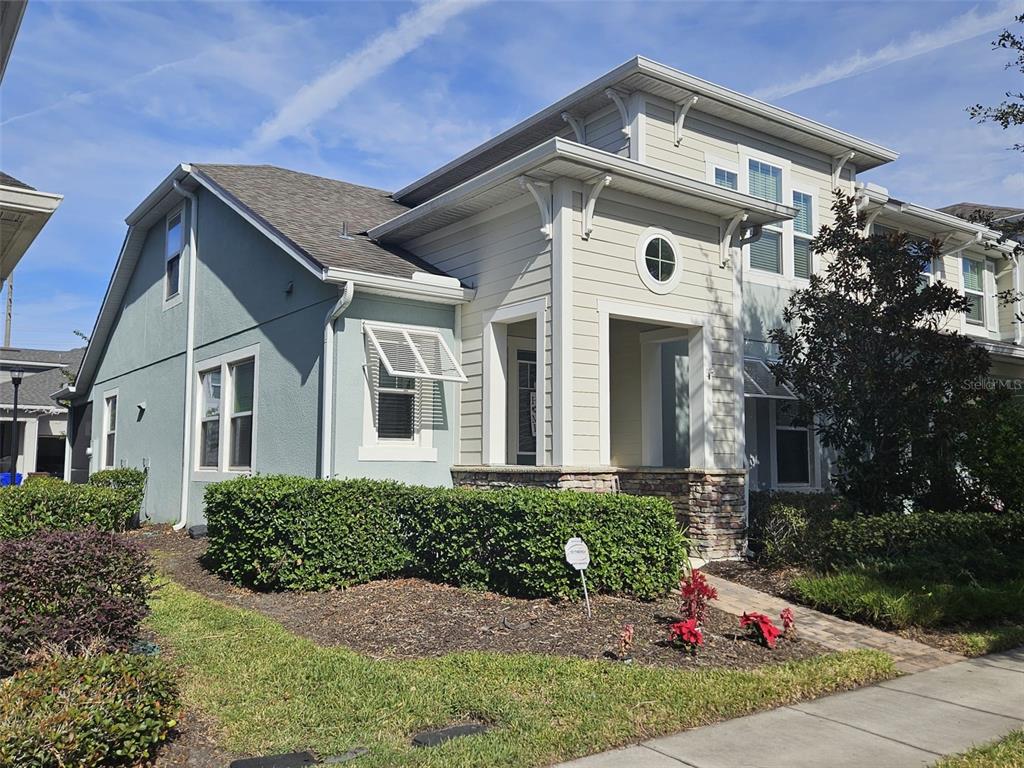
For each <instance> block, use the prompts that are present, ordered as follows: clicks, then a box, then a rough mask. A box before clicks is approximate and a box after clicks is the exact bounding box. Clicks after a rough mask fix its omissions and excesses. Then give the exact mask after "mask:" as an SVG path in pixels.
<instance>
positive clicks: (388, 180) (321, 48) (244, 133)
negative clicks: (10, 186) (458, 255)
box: [0, 0, 1024, 348]
mask: <svg viewBox="0 0 1024 768" xmlns="http://www.w3.org/2000/svg"><path fill="white" fill-rule="evenodd" d="M1020 13H1024V0H1002V1H1001V2H991V3H958V2H925V1H919V2H865V1H863V0H862V1H860V2H853V3H845V2H826V1H824V0H819V1H818V2H783V3H772V2H763V3H741V2H723V1H719V2H708V3H701V2H671V3H655V2H642V3H624V2H559V3H545V2H505V1H503V0H490V1H487V0H427V1H426V2H419V3H409V2H384V3H371V2H329V3H319V2H277V3H261V2H240V1H238V2H220V3H185V2H156V3H136V2H88V1H79V2H59V3H50V2H43V1H42V0H31V1H30V2H29V4H28V8H27V10H26V12H25V17H24V20H23V22H22V26H21V31H20V33H19V36H18V39H17V42H16V44H15V47H14V50H13V54H12V56H11V60H10V62H9V64H8V68H7V72H6V75H5V77H4V81H3V85H2V87H0V168H3V170H4V171H6V172H7V173H9V174H11V175H13V176H15V177H16V178H18V179H21V180H22V181H24V182H26V183H28V184H31V185H32V186H34V187H36V188H38V189H41V190H44V191H48V192H58V193H61V194H63V195H64V202H63V203H62V205H61V206H60V208H59V209H58V211H57V212H56V213H55V214H54V216H53V218H52V219H51V220H50V222H49V224H47V226H46V228H45V229H44V230H43V232H42V233H41V234H40V236H39V237H38V238H37V239H36V241H35V243H34V244H33V246H32V248H31V249H30V250H29V252H28V253H27V254H26V255H25V257H24V259H23V260H22V262H21V264H20V265H19V266H18V268H17V270H16V273H15V276H16V279H15V305H14V322H13V328H12V342H13V344H15V345H17V346H24V347H41V348H66V347H71V346H77V345H79V344H80V343H81V342H80V340H79V339H78V338H77V337H76V336H75V334H74V331H76V330H80V331H83V332H85V333H86V334H88V333H90V332H91V330H92V327H93V323H94V322H95V318H96V314H97V312H98V311H99V306H100V303H101V301H102V298H103V293H104V291H105V289H106V286H107V283H108V281H109V279H110V274H111V271H112V270H113V267H114V263H115V261H116V259H117V254H118V250H119V248H120V246H121V243H122V241H123V239H124V235H125V224H124V218H125V216H127V215H128V213H129V212H130V211H131V210H132V209H134V208H135V206H136V205H137V204H138V203H139V202H141V201H142V199H143V198H144V197H145V196H146V195H147V194H148V193H149V192H150V191H151V190H152V189H153V188H154V187H155V186H156V185H157V184H158V183H159V182H160V181H161V180H162V179H163V178H164V177H165V176H166V175H167V174H168V173H169V172H170V171H171V170H172V168H173V167H174V166H175V165H176V164H178V163H181V162H197V163H199V162H207V163H220V162H229V163H271V164H274V165H280V166H284V167H287V168H293V169H296V170H301V171H306V172H309V173H315V174H319V175H323V176H328V177H332V178H339V179H344V180H347V181H351V182H354V183H358V184H365V185H368V186H373V187H379V188H382V189H389V190H394V189H399V188H400V187H402V186H404V185H405V184H407V183H408V182H410V181H413V180H414V179H416V178H418V177H419V176H421V175H423V174H425V173H427V172H429V171H430V170H432V169H434V168H436V167H438V166H439V165H442V164H444V163H445V162H447V161H448V160H450V159H452V158H454V157H456V156H457V155H459V154H461V153H462V152H464V151H466V150H467V149H470V148H472V147H473V146H475V145H476V144H478V143H480V142H482V141H485V140H486V139H488V138H489V137H491V136H493V135H494V134H496V133H498V132H499V131H501V130H503V129H505V128H507V127H509V126H511V125H513V124H514V123H516V122H518V121H519V120H522V119H523V118H525V117H527V116H529V115H531V114H533V113H534V112H536V111H537V110H539V109H541V108H543V107H545V106H547V105H548V104H550V103H552V102H554V101H556V100H558V99H559V98H561V97H562V96H564V95H566V94H568V93H569V92H571V91H572V90H574V89H575V88H578V87H579V86H581V85H583V84H585V83H587V82H589V81H590V80H592V79H594V78H596V77H598V76H599V75H601V74H603V73H604V72H606V71H608V70H610V69H612V68H614V67H615V66H617V65H619V64H621V63H622V62H624V61H626V60H627V59H629V58H631V57H632V56H634V55H636V54H643V55H645V56H648V57H650V58H653V59H655V60H657V61H660V62H663V63H665V64H668V65H671V66H673V67H676V68H678V69H682V70H684V71H686V72H689V73H691V74H694V75H698V76H700V77H703V78H706V79H708V80H711V81H713V82H716V83H720V84H722V85H725V86H728V87H730V88H733V89H735V90H738V91H741V92H744V93H748V94H751V95H754V96H757V97H759V98H762V99H765V100H767V101H770V102H772V103H775V104H778V105H779V106H782V107H784V108H786V109H789V110H792V111H794V112H797V113H798V114H802V115H805V116H807V117H810V118H813V119H816V120H819V121H821V122H824V123H827V124H829V125H832V126H834V127H836V128H839V129H841V130H844V131H847V132H850V133H853V134H855V135H857V136H861V137H863V138H866V139H870V140H873V141H875V142H878V143H880V144H883V145H885V146H888V147H891V148H893V149H896V150H897V151H899V152H900V153H901V154H902V156H901V158H900V159H899V160H897V161H896V162H895V163H891V164H890V165H889V166H883V167H882V168H879V169H877V170H875V171H871V172H870V173H866V174H862V176H861V179H862V180H866V181H874V182H877V183H879V184H882V185H884V186H886V187H888V188H889V190H890V192H891V193H892V194H893V195H894V196H896V197H899V198H900V199H904V200H910V201H913V202H916V203H920V204H924V205H929V206H933V207H937V206H941V205H947V204H950V203H955V202H960V201H965V200H966V201H975V202H983V203H989V204H1000V205H1011V206H1020V207H1024V155H1022V154H1021V153H1019V152H1016V153H1015V152H1012V151H1010V150H1008V147H1010V146H1011V145H1012V144H1014V143H1015V142H1020V141H1022V136H1021V134H1020V132H1019V131H1018V132H1017V133H1016V134H1014V133H1012V132H1011V131H1002V130H1000V129H999V127H998V126H993V125H978V124H976V123H973V122H972V121H971V120H970V119H969V118H968V116H967V114H966V111H965V108H966V107H967V106H968V105H970V104H973V103H977V102H982V103H985V104H993V103H997V102H998V101H999V100H1000V99H1001V98H1002V97H1003V94H1004V93H1005V92H1006V91H1009V90H1011V89H1015V90H1020V89H1021V88H1022V85H1024V83H1022V82H1021V75H1020V74H1019V73H1014V72H1012V71H1009V72H1008V71H1006V70H1005V69H1004V65H1005V64H1006V63H1007V61H1008V56H1007V54H1006V53H1005V52H998V51H993V50H992V47H991V41H992V40H993V39H994V38H995V37H996V35H997V34H998V32H999V31H1000V30H1001V29H1002V28H1004V27H1006V26H1009V25H1011V24H1012V22H1013V17H1014V16H1015V15H1017V14H1020ZM1014 26H1017V25H1014ZM1022 31H1024V30H1022Z"/></svg>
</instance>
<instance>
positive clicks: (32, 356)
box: [0, 347, 85, 479]
mask: <svg viewBox="0 0 1024 768" xmlns="http://www.w3.org/2000/svg"><path fill="white" fill-rule="evenodd" d="M84 354H85V348H84V347H82V348H79V349H69V350H64V351H58V350H50V349H15V348H12V347H0V471H3V472H7V471H9V470H10V466H11V425H12V420H13V410H12V409H13V407H14V385H13V384H12V383H11V371H13V370H20V371H22V372H23V374H24V377H23V378H22V380H21V385H20V386H19V387H18V462H17V469H18V472H20V473H21V474H23V475H30V474H33V473H40V474H48V475H52V476H54V477H62V478H65V479H69V478H70V475H69V474H67V473H66V471H67V470H69V469H70V464H69V462H68V461H67V460H66V459H67V456H66V450H67V446H68V441H67V434H68V409H67V408H66V407H65V406H64V405H62V404H60V403H58V402H57V401H56V400H54V399H53V393H54V392H57V391H58V390H61V389H64V388H65V387H67V385H68V382H70V381H72V380H73V379H74V377H75V374H76V373H77V372H78V366H79V365H80V364H81V362H82V356H83V355H84Z"/></svg>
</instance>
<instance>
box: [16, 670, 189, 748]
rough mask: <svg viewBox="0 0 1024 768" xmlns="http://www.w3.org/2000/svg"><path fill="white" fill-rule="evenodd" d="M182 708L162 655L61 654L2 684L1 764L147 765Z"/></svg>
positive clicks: (172, 676)
mask: <svg viewBox="0 0 1024 768" xmlns="http://www.w3.org/2000/svg"><path fill="white" fill-rule="evenodd" d="M178 707H179V701H178V688H177V681H176V679H175V675H174V674H173V673H172V672H171V671H170V670H169V669H168V668H167V667H166V665H165V664H164V663H163V662H161V661H160V660H158V659H153V658H146V657H142V656H131V655H128V654H123V653H118V654H112V655H97V656H86V657H80V658H59V659H54V660H51V661H49V662H47V663H44V664H42V665H40V666H38V667H33V668H32V669H28V670H25V671H23V672H19V673H18V674H17V675H15V676H14V677H12V678H10V679H8V680H6V681H4V682H2V683H0V734H2V738H0V765H10V766H23V767H24V768H64V767H65V766H75V767H76V768H93V766H141V765H145V764H147V763H148V762H149V761H150V760H151V759H152V758H153V756H154V755H155V754H156V751H157V749H158V748H159V746H160V745H161V744H162V743H163V741H164V740H165V739H166V738H167V733H168V731H169V730H170V729H171V728H172V727H174V725H175V722H176V721H175V718H176V716H177V711H178Z"/></svg>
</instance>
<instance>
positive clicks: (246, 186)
mask: <svg viewBox="0 0 1024 768" xmlns="http://www.w3.org/2000/svg"><path fill="white" fill-rule="evenodd" d="M896 157H897V155H896V153H895V152H893V151H892V150H890V149H886V148H884V147H881V146H878V145H876V144H873V143H871V142H869V141H866V140H864V139H859V138H857V137H854V136H851V135H849V134H847V133H843V132H842V131H839V130H837V129H835V128H831V127H828V126H825V125H822V124H820V123H817V122H814V121H812V120H808V119H806V118H803V117H800V116H798V115H794V114H792V113H790V112H787V111H785V110H782V109H779V108H777V107H773V106H771V105H768V104H765V103H763V102H760V101H757V100H756V99H753V98H750V97H748V96H744V95H742V94H739V93H736V92H734V91H730V90H727V89H725V88H722V87H721V86H717V85H714V84H712V83H709V82H706V81H704V80H700V79H698V78H695V77H692V76H690V75H687V74H685V73H682V72H679V71H677V70H674V69H671V68H669V67H666V66H663V65H661V64H657V63H655V62H652V61H650V60H648V59H644V58H636V59H633V60H631V61H629V62H627V63H626V64H624V65H622V66H621V67H618V68H617V69H615V70H613V71H611V72H609V73H608V74H606V75H604V76H602V77H601V78H599V79H597V80H595V81H594V82H592V83H590V84H589V85H587V86H584V87H583V88H581V89H580V90H578V91H576V92H575V93H572V94H570V95H569V96H567V97H565V98H564V99H562V100H561V101H559V102H558V103H556V104H554V105H552V106H551V107H548V108H547V109H545V110H542V111H541V112H539V113H538V114H536V115H534V116H532V117H530V118H528V119H526V120H524V121H523V122H521V123H519V124H518V125H516V126H514V127H513V128H510V129H509V130H507V131H505V132H504V133H502V134H500V135H499V136H496V137H495V138H493V139H491V140H490V141H488V142H486V143H484V144H482V145H481V146H479V147H477V148H476V149H473V150H471V151H470V152H467V153H466V154H464V155H462V156H461V157H459V158H457V159H456V160H453V161H452V162H450V163H448V164H447V165H445V166H444V167H442V168H440V169H438V170H436V171H434V172H433V173H430V174H428V175H427V176H425V177H424V178H422V179H420V180H418V181H416V182H414V183H412V184H410V185H409V186H407V187H405V188H404V189H401V190H399V191H397V192H394V193H392V194H389V193H387V192H385V191H381V190H374V189H367V188H365V187H357V186H354V185H351V184H346V183H344V182H341V181H333V180H329V179H323V178H319V177H316V176H310V175H307V174H302V173H296V172H293V171H287V170H283V169H279V168H272V167H267V166H223V165H204V164H193V165H181V166H178V167H177V168H175V169H174V170H173V171H172V172H171V174H170V175H169V176H168V177H167V178H166V179H165V180H164V181H163V182H162V183H161V184H160V185H159V186H158V187H157V188H156V189H155V190H154V191H153V192H152V193H151V194H150V195H149V196H148V197H147V198H146V199H145V200H144V201H143V202H142V203H141V204H140V205H139V207H138V208H136V210H135V211H134V212H132V213H131V214H130V215H129V217H128V219H127V223H128V234H127V237H126V239H125V244H124V247H123V249H122V252H121V255H120V257H119V259H118V262H117V266H116V268H115V271H114V275H113V277H112V279H111V282H110V286H109V288H108V290H107V294H106V296H105V298H104V302H103V306H102V309H101V310H100V314H99V317H98V319H97V322H96V326H95V329H94V331H93V334H92V337H91V339H92V340H91V343H90V345H89V348H88V351H87V353H86V355H85V358H84V360H83V364H82V369H81V372H80V374H79V377H78V380H77V382H76V383H75V385H74V387H73V388H71V389H69V390H68V391H66V392H65V393H63V395H64V396H67V397H69V398H71V400H72V401H73V419H72V421H73V425H72V454H73V463H74V467H76V468H80V469H81V470H82V471H83V473H84V472H85V471H95V470H97V469H100V468H102V467H111V466H122V465H128V466H138V467H145V468H147V469H148V470H149V477H150V479H149V492H148V494H147V499H146V502H145V510H144V511H145V514H146V515H147V516H148V518H149V519H152V520H159V521H171V522H178V523H180V524H193V523H198V522H201V521H202V519H203V507H202V493H203V489H204V487H205V485H206V484H207V483H209V482H210V481H213V480H220V479H223V478H229V477H235V476H238V475H240V474H245V473H249V472H262V473H269V472H290V473H298V474H303V475H321V476H342V477H344V476H366V477H388V478H395V479H397V480H402V481H407V482H415V483H428V484H450V483H452V482H453V481H454V482H456V483H460V484H470V485H507V484H531V485H548V486H554V487H576V488H587V489H592V490H621V491H626V492H644V493H656V494H661V495H664V496H668V497H669V498H671V500H672V501H673V503H674V504H675V505H676V507H677V509H678V510H679V512H680V514H681V515H683V516H685V517H686V519H687V520H688V522H689V524H690V532H691V536H692V537H693V538H694V539H695V540H696V541H697V542H698V544H699V546H701V547H703V548H704V549H705V550H706V551H707V552H708V553H709V554H711V555H715V556H720V555H730V554H735V553H736V551H737V549H738V548H740V547H741V546H742V541H743V525H744V522H745V514H746V503H745V492H746V489H747V487H748V482H747V481H748V470H749V474H750V477H749V485H750V486H753V487H757V488H773V487H774V488H780V487H788V488H804V489H813V488H818V487H821V486H822V484H823V483H824V482H825V480H826V478H827V465H826V462H825V460H824V459H823V458H822V456H821V452H820V451H819V450H818V448H817V446H816V442H815V438H814V436H813V435H812V434H811V433H810V432H809V431H808V430H806V429H803V428H801V427H799V426H797V425H794V424H792V423H789V422H788V421H787V420H786V418H785V414H784V413H783V412H782V410H781V409H777V408H776V405H777V404H778V402H779V401H780V399H785V398H788V397H791V395H790V393H789V392H788V391H786V390H785V388H783V387H779V386H777V385H776V384H775V383H774V381H773V379H772V377H771V375H770V373H769V372H768V369H767V368H766V366H765V364H764V361H765V359H767V356H768V354H769V350H768V349H766V347H767V345H766V344H765V343H764V339H765V338H766V337H767V331H768V329H770V328H772V327H774V326H776V325H777V324H778V323H779V321H780V317H781V311H782V308H783V306H784V304H785V301H786V299H787V298H788V296H789V294H790V293H791V292H792V291H793V290H794V289H795V288H798V287H800V286H802V285H806V283H807V278H808V276H809V274H810V273H811V272H812V271H814V270H817V269H820V268H821V264H820V260H819V258H818V257H817V255H816V254H813V253H812V252H811V251H810V249H809V247H808V242H809V240H810V238H811V237H812V236H813V234H814V232H815V231H816V229H817V228H818V227H819V226H820V225H821V224H825V223H829V222H831V221H832V214H831V211H830V205H831V202H832V190H833V188H835V187H839V188H841V189H843V190H845V191H846V192H848V193H851V194H856V195H857V199H858V204H859V205H861V206H862V207H863V208H864V209H865V211H866V213H867V216H868V218H869V219H871V220H872V225H873V226H891V227H900V228H904V229H907V230H909V231H912V232H914V233H917V234H926V235H929V236H931V235H936V236H938V237H939V238H940V239H941V240H942V241H943V243H944V245H943V253H944V256H943V259H942V263H941V264H936V265H934V269H933V271H934V274H935V275H940V276H942V277H944V278H945V279H949V280H952V281H954V282H955V283H956V284H957V285H961V286H962V288H963V290H965V291H967V292H968V293H969V295H972V296H977V303H976V306H977V309H976V310H972V313H971V316H970V317H965V318H963V319H962V320H961V321H958V325H959V326H960V327H962V328H964V330H965V331H967V332H969V333H971V334H972V335H974V336H976V337H977V338H978V339H979V340H980V341H984V342H985V343H987V344H989V345H991V346H992V347H993V348H996V349H998V350H1000V352H1001V353H1005V356H1006V358H1007V360H1008V363H1007V366H1008V368H1007V372H1008V375H1013V376H1020V375H1021V370H1022V363H1024V348H1022V347H1021V346H1020V344H1019V328H1018V327H1017V326H1015V325H1014V323H1013V321H1012V319H1011V318H1010V316H1009V315H1008V314H1006V313H1004V312H1002V311H1000V310H998V309H997V308H996V306H995V304H994V296H995V291H996V290H997V289H999V288H1001V287H1003V286H1004V285H1007V284H1009V283H1010V282H1011V281H1013V280H1019V279H1020V271H1019V268H1017V267H1015V266H1008V265H1007V264H1006V263H1004V262H1005V259H1003V258H1002V254H1001V253H1000V252H999V251H997V250H989V249H988V246H989V245H991V244H992V243H993V242H994V239H995V233H993V232H990V231H988V230H985V229H984V228H981V227H978V226H976V225H973V224H970V223H968V222H966V221H963V220H961V219H958V218H956V217H954V216H950V215H948V214H943V213H940V212H937V211H931V210H928V209H925V208H921V207H919V206H914V205H911V204H908V203H902V202H899V201H896V200H894V199H892V198H890V196H889V195H888V193H887V192H885V191H884V190H882V189H880V188H877V187H873V186H871V185H865V184H863V183H861V181H860V180H859V175H860V174H861V173H864V172H866V171H870V170H871V169H872V168H875V167H877V166H879V165H882V164H884V163H888V162H892V161H893V160H895V159H896ZM965 266H966V271H965V269H964V267H965ZM927 279H932V277H931V273H929V276H928V277H927ZM1015 361H1017V362H1015Z"/></svg>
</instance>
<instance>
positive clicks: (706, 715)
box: [148, 582, 897, 768]
mask: <svg viewBox="0 0 1024 768" xmlns="http://www.w3.org/2000/svg"><path fill="white" fill-rule="evenodd" d="M295 599H301V598H300V597H296V598H295ZM409 608H410V610H415V606H410V607H409ZM152 609H153V612H152V614H151V616H150V617H149V619H148V623H149V625H150V627H151V628H152V629H153V630H154V631H155V632H156V633H157V634H158V635H160V636H161V637H162V638H163V639H164V641H165V642H167V643H169V644H170V646H171V647H172V649H173V651H174V654H175V656H176V658H177V661H178V662H179V663H180V664H181V666H182V670H183V694H184V698H185V700H186V702H187V703H188V704H189V705H190V706H192V707H195V708H197V709H199V710H201V711H203V712H204V713H206V714H207V715H209V716H212V717H213V718H215V719H216V721H217V722H218V723H219V725H220V727H221V729H222V731H223V732H222V734H220V736H221V741H222V745H223V746H224V747H225V748H226V749H228V750H231V751H233V752H240V753H249V754H267V753H272V752H283V751H290V750H300V749H312V750H314V751H316V752H318V753H320V754H321V755H331V754H339V753H342V752H345V751H346V750H348V749H351V748H352V747H355V746H364V747H368V748H369V750H370V751H369V754H368V755H366V756H365V757H361V758H359V761H358V762H359V766H360V768H370V767H371V766H435V767H439V768H443V767H445V766H460V768H461V767H469V766H513V765H514V766H540V765H548V764H551V763H553V762H557V761H559V760H565V759H569V758H573V757H578V756H582V755H586V754H590V753H594V752H598V751H601V750H604V749H609V748H612V747H616V746H620V745H622V744H626V743H629V742H633V741H637V740H640V739H644V738H649V737H652V736H657V735H661V734H665V733H669V732H672V731H677V730H681V729H684V728H693V727H697V726H701V725H707V724H709V723H713V722H716V721H719V720H725V719H728V718H733V717H738V716H740V715H745V714H748V713H751V712H755V711H758V710H762V709H767V708H770V707H776V706H780V705H783V704H788V703H792V702H796V701H801V700H805V699H809V698H812V697H815V696H820V695H822V694H827V693H832V692H835V691H840V690H845V689H848V688H853V687H856V686H860V685H864V684H867V683H872V682H876V681H879V680H885V679H889V678H891V677H894V676H895V675H896V674H897V673H896V671H895V668H894V666H893V663H892V659H891V658H890V657H889V656H887V655H886V654H883V653H880V652H877V651H850V652H843V653H834V654H828V655H824V656H820V657H817V658H815V659H810V660H807V661H799V662H790V663H786V664H780V665H774V666H770V667H763V668H760V669H756V670H749V671H734V670H723V669H702V670H693V671H691V670H679V669H660V668H645V667H640V666H635V665H633V666H627V665H621V664H614V663H610V662H598V661H588V660H582V659H570V658H563V657H556V656H539V655H529V654H515V655H505V654H495V653H458V654H451V655H448V656H443V657H440V658H432V659H420V660H414V661H396V660H385V661H382V660H374V659H371V658H369V657H367V656H364V655H361V654H358V653H355V652H353V651H350V650H348V649H345V648H340V647H334V648H326V647H321V646H317V645H315V644H314V643H312V642H311V641H308V640H305V639H303V638H300V637H297V636H295V635H293V634H291V633H289V632H288V631H286V630H285V629H284V628H283V627H281V625H279V624H278V623H276V622H274V621H272V620H271V619H269V618H267V617H266V616H263V615H262V614H258V613H255V612H252V611H246V610H241V609H237V608H232V607H229V606H226V605H223V604H221V603H218V602H215V601H213V600H210V599H208V598H205V597H203V596H201V595H199V594H197V593H195V592H192V591H189V590H186V589H184V588H182V587H180V586H178V585H176V584H174V583H173V582H172V583H168V584H166V585H164V586H163V587H162V588H161V589H160V590H159V592H158V594H157V596H156V597H155V598H154V599H153V601H152ZM393 631H394V632H395V633H396V634H397V633H400V632H401V631H402V622H401V617H400V616H396V617H395V622H394V627H393ZM471 720H474V721H483V722H486V723H489V724H491V725H492V726H493V729H492V730H491V731H490V732H489V733H487V734H484V735H482V736H473V737H469V738H465V739H458V740H455V741H452V742H448V743H446V744H443V745H441V746H439V747H434V748H430V749H414V748H413V747H411V746H410V744H409V739H410V738H411V736H412V734H413V733H415V732H417V731H419V730H421V729H424V728H429V727H438V726H443V725H447V724H450V723H455V722H466V721H471Z"/></svg>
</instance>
